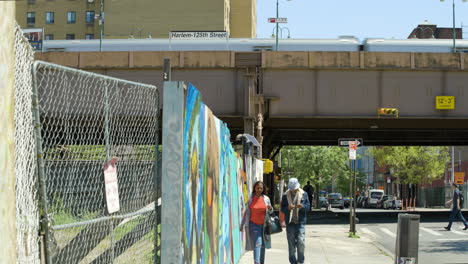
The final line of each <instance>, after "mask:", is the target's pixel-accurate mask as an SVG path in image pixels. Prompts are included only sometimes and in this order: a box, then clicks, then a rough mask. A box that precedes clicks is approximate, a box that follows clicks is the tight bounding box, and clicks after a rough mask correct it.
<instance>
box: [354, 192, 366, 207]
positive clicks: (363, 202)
mask: <svg viewBox="0 0 468 264" xmlns="http://www.w3.org/2000/svg"><path fill="white" fill-rule="evenodd" d="M356 207H358V208H364V207H367V197H366V196H362V195H361V196H359V197H358V198H357V202H356Z"/></svg>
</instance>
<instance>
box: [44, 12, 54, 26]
mask: <svg viewBox="0 0 468 264" xmlns="http://www.w3.org/2000/svg"><path fill="white" fill-rule="evenodd" d="M54 17H55V13H54V12H46V19H45V21H46V24H53V23H54Z"/></svg>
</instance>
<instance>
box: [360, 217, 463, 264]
mask: <svg viewBox="0 0 468 264" xmlns="http://www.w3.org/2000/svg"><path fill="white" fill-rule="evenodd" d="M446 225H447V222H437V223H420V226H419V263H422V264H442V263H457V264H461V263H468V230H467V231H463V230H462V228H463V224H461V223H454V225H453V226H452V231H446V230H444V228H443V227H444V226H446ZM396 231H397V224H396V223H391V224H360V225H358V232H359V234H361V236H362V237H364V238H368V239H370V240H372V241H375V243H376V245H378V246H379V247H381V248H382V249H384V250H385V251H387V252H389V253H392V254H393V253H394V252H395V239H396V233H397V232H396Z"/></svg>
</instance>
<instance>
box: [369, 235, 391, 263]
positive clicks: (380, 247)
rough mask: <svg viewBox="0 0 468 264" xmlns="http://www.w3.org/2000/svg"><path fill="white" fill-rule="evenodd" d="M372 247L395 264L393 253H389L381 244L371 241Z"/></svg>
mask: <svg viewBox="0 0 468 264" xmlns="http://www.w3.org/2000/svg"><path fill="white" fill-rule="evenodd" d="M372 245H374V246H375V247H376V248H378V249H379V250H380V251H382V252H384V253H385V254H387V255H388V256H389V257H390V258H391V259H392V260H393V261H394V262H395V254H394V252H391V251H390V250H388V249H386V248H385V247H384V246H383V245H382V244H380V243H379V242H378V241H373V240H372Z"/></svg>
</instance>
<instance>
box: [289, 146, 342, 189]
mask: <svg viewBox="0 0 468 264" xmlns="http://www.w3.org/2000/svg"><path fill="white" fill-rule="evenodd" d="M281 157H282V167H283V171H284V170H288V169H287V168H288V167H290V168H291V170H293V171H294V173H293V174H292V175H291V177H296V178H297V179H298V180H299V182H300V183H301V185H302V186H304V185H305V184H306V182H307V181H310V182H311V184H312V185H314V186H316V190H317V189H320V188H322V187H324V186H330V185H331V183H332V181H335V182H338V185H340V182H341V183H342V184H341V185H343V186H344V183H345V182H347V184H348V186H349V177H350V170H349V168H348V166H347V164H348V149H347V148H340V147H325V146H290V147H289V146H288V147H284V148H283V149H281ZM341 185H340V186H341ZM347 189H349V187H348V188H347ZM344 190H346V188H344Z"/></svg>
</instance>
